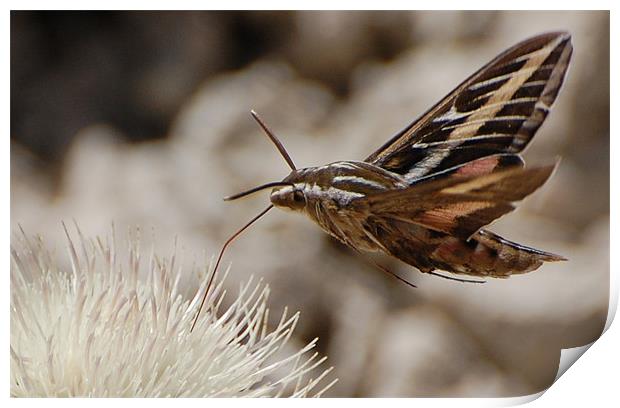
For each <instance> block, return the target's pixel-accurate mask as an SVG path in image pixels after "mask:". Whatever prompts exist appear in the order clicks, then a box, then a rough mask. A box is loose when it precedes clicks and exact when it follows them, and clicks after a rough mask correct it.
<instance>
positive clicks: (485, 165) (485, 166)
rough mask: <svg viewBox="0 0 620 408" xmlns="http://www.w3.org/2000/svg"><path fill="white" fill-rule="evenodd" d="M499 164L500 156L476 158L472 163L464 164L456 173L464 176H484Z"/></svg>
mask: <svg viewBox="0 0 620 408" xmlns="http://www.w3.org/2000/svg"><path fill="white" fill-rule="evenodd" d="M498 164H499V157H498V156H491V157H485V158H484V159H478V160H474V161H472V162H471V163H467V164H465V165H463V167H461V168H459V169H458V170H457V171H456V175H458V176H463V177H468V176H482V175H484V174H489V173H492V172H493V170H494V169H495V167H497V165H498Z"/></svg>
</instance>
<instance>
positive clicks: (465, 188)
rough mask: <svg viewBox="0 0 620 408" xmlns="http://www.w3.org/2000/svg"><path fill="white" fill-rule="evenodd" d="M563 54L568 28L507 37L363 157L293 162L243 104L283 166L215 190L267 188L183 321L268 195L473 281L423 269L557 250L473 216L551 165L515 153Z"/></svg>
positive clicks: (552, 88) (548, 101) (328, 228)
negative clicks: (272, 177) (502, 232)
mask: <svg viewBox="0 0 620 408" xmlns="http://www.w3.org/2000/svg"><path fill="white" fill-rule="evenodd" d="M571 54H572V45H571V37H570V34H569V33H567V32H550V33H544V34H540V35H537V36H535V37H532V38H529V39H527V40H525V41H522V42H520V43H518V44H516V45H514V46H513V47H511V48H509V49H507V50H506V51H504V52H503V53H501V54H500V55H498V56H497V57H495V58H494V59H493V60H492V61H491V62H489V63H488V64H486V65H485V66H483V67H482V68H480V69H479V70H478V71H477V72H475V73H474V74H473V75H471V76H470V77H469V78H468V79H466V80H465V81H464V82H463V83H461V84H460V85H459V86H457V87H456V88H455V89H454V90H453V91H452V92H450V93H449V94H448V95H447V96H446V97H444V98H443V99H442V100H441V101H439V102H438V103H437V104H436V105H434V106H433V107H432V108H430V109H429V110H428V111H427V112H426V113H424V114H423V115H422V116H420V117H419V118H418V119H416V120H415V121H413V122H412V123H411V124H409V125H408V126H407V127H405V128H404V129H403V130H402V131H400V132H398V133H397V134H396V135H395V136H394V137H392V138H391V139H390V140H388V141H387V142H386V143H385V144H384V145H383V146H381V147H380V148H379V149H377V150H376V151H375V152H373V153H372V154H371V155H370V156H368V157H367V158H366V159H364V160H363V161H339V162H335V163H330V164H327V165H324V166H318V167H307V168H302V169H298V168H297V167H296V166H295V164H294V163H293V160H292V159H291V158H290V156H289V154H288V153H287V152H286V150H285V149H284V147H283V146H282V144H281V143H280V141H279V140H278V138H277V137H275V135H274V134H273V132H271V130H270V129H269V128H268V127H267V126H266V125H265V123H264V122H263V121H262V120H261V119H260V117H259V116H258V115H257V114H256V113H255V112H254V111H252V116H253V117H254V119H255V120H256V121H257V122H258V123H259V125H260V126H261V127H262V128H263V130H264V131H265V133H266V134H267V136H269V138H270V139H271V141H272V142H273V143H274V144H275V146H276V148H277V149H278V151H279V152H280V154H281V155H282V157H283V158H284V159H285V161H286V162H287V164H288V166H289V167H290V169H291V173H290V174H289V175H288V176H286V177H285V178H284V179H283V180H282V181H276V182H271V183H267V184H263V185H261V186H258V187H255V188H252V189H250V190H248V191H245V192H242V193H239V194H236V195H233V196H229V197H226V199H227V200H234V199H237V198H241V197H244V196H246V195H248V194H251V193H254V192H257V191H260V190H263V189H266V188H272V192H271V195H270V201H271V204H270V205H269V206H268V207H267V208H266V209H264V210H263V211H262V212H261V213H260V214H259V215H257V216H256V217H254V218H253V219H252V220H251V221H250V222H248V223H247V224H246V225H245V226H243V227H242V228H241V229H240V230H238V231H237V232H236V233H235V234H233V235H232V236H231V237H230V238H229V239H228V240H227V241H226V242H225V243H224V245H223V247H222V249H221V251H220V253H219V256H218V258H217V262H216V264H215V268H214V270H213V272H212V274H211V275H210V277H209V280H208V283H207V285H206V288H205V292H204V294H203V298H202V302H201V304H200V307H199V310H198V312H197V314H196V317H195V319H194V322H193V324H192V329H193V327H194V325H195V324H196V321H197V320H198V317H199V315H200V311H201V310H202V307H203V305H204V302H205V299H206V298H207V295H208V293H209V289H210V287H211V284H212V282H213V279H214V277H215V274H216V272H217V268H218V266H219V263H220V261H221V259H222V255H223V253H224V251H225V250H226V248H227V247H228V245H229V244H230V243H231V242H232V241H233V240H234V239H235V238H236V237H237V236H239V234H241V233H242V232H243V231H244V230H245V229H246V228H248V227H249V226H250V225H251V224H252V223H254V222H255V221H256V220H258V219H259V218H260V217H262V216H263V215H264V214H266V213H267V212H268V211H269V210H270V209H271V208H273V207H274V206H275V207H280V208H286V209H290V210H294V211H297V212H302V213H305V214H306V215H307V216H309V217H310V219H312V220H313V221H314V222H316V223H317V224H318V225H319V226H320V227H321V228H322V229H323V230H324V231H325V232H327V233H328V234H329V235H331V236H333V237H335V238H336V239H337V240H339V241H340V242H342V243H343V244H345V245H346V246H348V247H350V248H352V249H353V250H354V251H355V252H357V253H361V252H362V251H380V252H383V253H385V254H387V255H390V256H393V257H395V258H397V259H399V260H401V261H403V262H405V263H407V264H409V265H411V266H414V267H416V268H417V269H418V270H420V271H421V272H423V273H429V274H433V275H438V276H441V277H444V278H448V279H452V280H459V281H462V282H472V281H470V280H466V279H459V278H454V277H449V276H445V275H441V274H438V273H437V272H434V271H435V270H442V271H446V272H450V273H454V274H461V275H468V276H474V277H496V278H506V277H508V276H510V275H512V274H521V273H526V272H530V271H533V270H535V269H537V268H538V267H539V266H540V265H542V263H543V262H550V261H561V260H565V258H563V257H562V256H559V255H555V254H552V253H549V252H544V251H540V250H537V249H534V248H529V247H527V246H524V245H520V244H517V243H515V242H511V241H508V240H506V239H504V238H502V237H500V236H499V235H497V234H494V233H492V232H490V231H488V230H485V229H483V227H485V226H486V225H488V224H490V223H491V222H493V221H494V220H496V219H497V218H499V217H501V216H502V215H504V214H506V213H508V212H510V211H512V210H513V209H514V208H515V207H514V204H513V203H514V202H516V201H520V200H522V199H523V198H525V197H526V196H528V195H529V194H531V193H533V192H534V191H535V190H536V189H538V188H539V187H540V186H542V185H543V184H544V183H545V182H546V181H547V179H548V178H549V177H550V176H551V174H552V172H553V170H554V169H555V167H556V165H555V164H552V165H546V166H537V167H528V168H524V162H523V159H522V158H521V156H520V155H519V153H520V152H521V151H522V150H523V149H524V148H525V147H526V146H527V145H528V143H529V142H530V140H531V139H532V138H533V136H534V134H535V133H536V131H537V130H538V128H539V127H540V126H541V124H542V123H543V121H544V120H545V118H546V117H547V114H548V112H549V109H550V108H551V106H552V104H553V102H554V101H555V99H556V97H557V95H558V92H559V90H560V88H561V86H562V83H563V82H564V78H565V74H566V70H567V68H568V65H569V62H570V58H571ZM375 265H376V266H378V267H379V268H381V269H382V270H384V271H386V272H388V273H390V274H393V275H394V276H395V277H397V278H398V279H400V280H402V281H404V282H406V283H408V284H410V285H412V286H415V285H413V284H412V283H410V282H408V281H407V280H405V279H404V278H402V277H400V276H398V275H396V274H394V273H392V272H391V271H389V270H386V269H385V268H383V267H381V266H380V265H378V264H375ZM477 282H480V281H477Z"/></svg>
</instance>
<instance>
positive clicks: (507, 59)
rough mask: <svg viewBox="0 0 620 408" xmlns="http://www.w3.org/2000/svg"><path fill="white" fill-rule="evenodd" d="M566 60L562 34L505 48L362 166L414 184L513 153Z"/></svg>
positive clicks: (536, 121)
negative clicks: (482, 160)
mask: <svg viewBox="0 0 620 408" xmlns="http://www.w3.org/2000/svg"><path fill="white" fill-rule="evenodd" d="M571 54H572V45H571V42H570V34H568V33H566V32H551V33H545V34H541V35H538V36H536V37H532V38H530V39H527V40H525V41H523V42H521V43H519V44H517V45H515V46H513V47H512V48H509V49H508V50H506V51H505V52H503V53H502V54H500V55H499V56H497V57H496V58H495V59H493V60H492V61H491V62H489V63H488V64H487V65H485V66H484V67H483V68H481V69H480V70H479V71H477V72H476V73H474V74H473V75H472V76H471V77H469V78H468V79H467V80H465V81H464V82H463V83H462V84H461V85H459V86H458V87H456V89H454V90H453V91H452V92H451V93H450V94H449V95H448V96H446V97H445V98H444V99H443V100H441V101H440V102H439V103H437V104H436V105H435V106H433V107H432V108H431V109H430V110H429V111H427V112H426V113H425V114H423V115H422V116H421V117H420V118H419V119H417V120H416V121H414V122H413V123H411V124H410V125H409V126H407V127H406V128H405V129H403V130H402V131H401V132H399V133H398V134H397V135H396V136H394V137H393V138H392V139H391V140H389V141H388V142H387V143H385V144H384V145H383V146H382V147H381V148H379V149H378V150H377V151H376V152H374V153H373V154H371V155H370V156H369V157H368V158H366V159H365V161H366V162H368V163H371V164H374V165H376V166H379V167H382V168H384V169H386V170H388V171H391V172H394V173H398V174H400V175H403V176H404V177H405V178H406V179H407V180H415V179H417V178H419V177H423V176H426V175H429V174H433V173H435V172H438V171H442V170H445V169H449V168H451V167H455V166H458V165H461V164H464V163H467V162H469V161H472V160H475V159H478V158H481V157H486V156H490V155H495V154H517V153H519V152H520V151H522V150H523V149H524V148H525V147H526V146H527V144H528V143H529V141H530V140H531V139H532V137H533V136H534V134H535V133H536V131H537V130H538V128H539V127H540V125H541V124H542V123H543V121H544V120H545V118H546V116H547V113H548V111H549V109H550V107H551V105H552V104H553V102H554V101H555V98H556V96H557V94H558V92H559V89H560V87H561V85H562V83H563V81H564V77H565V73H566V70H567V67H568V64H569V61H570V57H571Z"/></svg>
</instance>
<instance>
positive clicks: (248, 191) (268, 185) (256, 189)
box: [224, 181, 295, 201]
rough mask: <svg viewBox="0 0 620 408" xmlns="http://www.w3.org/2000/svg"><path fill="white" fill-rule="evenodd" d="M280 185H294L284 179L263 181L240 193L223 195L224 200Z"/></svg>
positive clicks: (234, 198)
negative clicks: (263, 182) (269, 181)
mask: <svg viewBox="0 0 620 408" xmlns="http://www.w3.org/2000/svg"><path fill="white" fill-rule="evenodd" d="M280 186H295V185H294V184H293V183H288V182H286V181H274V182H271V183H265V184H262V185H260V186H258V187H254V188H251V189H249V190H246V191H242V192H241V193H237V194H233V195H229V196H228V197H224V201H232V200H236V199H237V198H241V197H245V196H246V195H250V194H253V193H256V192H257V191H261V190H264V189H266V188H271V187H280Z"/></svg>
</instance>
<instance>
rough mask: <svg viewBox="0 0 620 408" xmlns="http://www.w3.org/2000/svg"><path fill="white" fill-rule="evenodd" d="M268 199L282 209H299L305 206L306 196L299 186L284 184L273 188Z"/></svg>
mask: <svg viewBox="0 0 620 408" xmlns="http://www.w3.org/2000/svg"><path fill="white" fill-rule="evenodd" d="M269 199H270V200H271V203H272V204H273V205H275V206H276V207H280V208H284V209H290V210H295V211H300V210H303V209H304V207H305V206H306V197H305V195H304V192H303V189H302V188H300V187H294V186H285V187H277V188H274V189H273V190H272V191H271V196H270V197H269Z"/></svg>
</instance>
